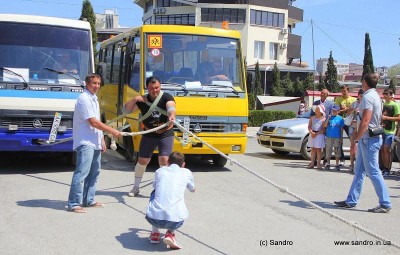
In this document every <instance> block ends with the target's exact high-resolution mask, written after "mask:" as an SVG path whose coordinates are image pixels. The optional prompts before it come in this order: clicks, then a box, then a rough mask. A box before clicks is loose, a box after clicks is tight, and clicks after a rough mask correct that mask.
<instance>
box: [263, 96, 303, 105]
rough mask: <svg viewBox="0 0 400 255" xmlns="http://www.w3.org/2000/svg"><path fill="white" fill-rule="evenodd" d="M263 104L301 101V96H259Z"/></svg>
mask: <svg viewBox="0 0 400 255" xmlns="http://www.w3.org/2000/svg"><path fill="white" fill-rule="evenodd" d="M257 99H258V101H260V103H261V104H262V105H276V104H282V103H290V102H295V101H300V97H280V96H257Z"/></svg>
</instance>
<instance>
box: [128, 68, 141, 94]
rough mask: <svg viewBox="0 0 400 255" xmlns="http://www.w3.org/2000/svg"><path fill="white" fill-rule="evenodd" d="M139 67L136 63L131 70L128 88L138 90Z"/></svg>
mask: <svg viewBox="0 0 400 255" xmlns="http://www.w3.org/2000/svg"><path fill="white" fill-rule="evenodd" d="M139 83H140V66H139V63H136V64H135V65H134V67H133V68H132V73H131V80H130V81H129V86H130V87H131V88H132V89H134V90H136V91H139V90H140V84H139Z"/></svg>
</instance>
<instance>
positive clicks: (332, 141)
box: [324, 105, 344, 171]
mask: <svg viewBox="0 0 400 255" xmlns="http://www.w3.org/2000/svg"><path fill="white" fill-rule="evenodd" d="M339 110H340V108H339V106H338V105H334V106H333V107H332V115H329V117H328V119H327V120H326V121H325V123H324V128H325V131H326V156H325V157H326V166H325V169H326V170H329V169H330V162H331V157H332V146H333V150H334V151H335V159H336V171H340V165H339V159H340V151H339V150H340V141H343V140H342V139H341V138H342V136H343V127H344V120H343V118H342V117H341V116H340V115H338V113H339Z"/></svg>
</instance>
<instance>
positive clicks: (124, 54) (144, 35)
mask: <svg viewBox="0 0 400 255" xmlns="http://www.w3.org/2000/svg"><path fill="white" fill-rule="evenodd" d="M213 68H220V72H221V74H220V73H217V75H212V72H213ZM97 73H99V74H100V75H101V76H102V78H103V83H104V84H102V87H101V89H100V91H99V93H98V96H99V102H100V108H101V109H100V111H101V117H102V121H103V122H105V123H106V122H108V121H110V120H112V119H114V118H116V117H118V116H120V115H121V114H122V107H123V105H124V104H125V103H126V102H127V101H128V100H130V99H132V98H133V97H135V96H136V95H144V94H145V93H146V86H145V80H146V78H148V77H150V76H156V77H157V78H159V79H160V80H161V89H162V91H164V92H167V93H169V94H171V95H172V96H173V97H174V99H175V101H176V105H177V107H176V108H177V120H178V121H179V122H180V123H181V124H182V125H184V126H185V127H186V128H189V130H190V131H191V132H193V133H194V134H196V136H198V137H199V138H201V139H202V140H203V141H204V142H207V143H209V144H210V145H212V146H213V147H215V148H217V149H218V150H219V151H221V152H222V153H225V154H226V155H228V154H238V153H244V151H245V149H246V142H247V138H246V128H247V122H248V99H247V90H246V84H245V73H244V60H243V56H242V51H241V42H240V34H239V32H238V31H233V30H227V29H216V28H206V27H193V26H175V25H143V26H141V27H138V28H133V29H131V30H129V31H127V32H125V33H122V34H119V35H117V36H115V37H112V38H110V39H108V40H106V41H104V42H102V44H101V46H100V52H99V64H98V66H97ZM222 73H223V74H222ZM214 74H215V73H214ZM140 117H141V114H140V111H137V112H134V113H131V114H129V115H127V116H126V117H124V118H122V119H120V120H118V121H117V122H115V123H112V124H111V125H113V127H115V128H121V127H124V126H125V127H126V126H127V125H129V127H128V128H125V129H124V131H126V132H137V131H141V130H142V129H141V125H140V123H138V121H137V119H139V118H140ZM174 130H175V137H176V139H175V144H174V148H173V150H174V151H179V152H181V153H184V154H186V155H192V154H195V155H201V156H202V157H203V158H207V159H211V160H212V162H213V164H214V165H216V166H224V165H225V164H226V162H227V160H226V159H225V157H222V156H221V155H219V154H218V153H216V152H215V151H214V150H212V149H210V148H209V147H207V146H205V145H204V144H203V143H202V142H199V141H198V140H194V139H192V138H191V137H190V138H189V139H188V137H187V134H185V133H183V132H181V131H180V130H179V129H178V128H177V127H175V128H174ZM140 139H141V136H132V137H130V136H129V137H123V138H121V139H119V140H117V141H116V142H117V144H118V146H119V147H120V148H122V149H123V150H124V151H125V152H126V153H125V155H126V158H127V159H128V160H131V161H133V162H136V160H137V152H138V148H139V143H140Z"/></svg>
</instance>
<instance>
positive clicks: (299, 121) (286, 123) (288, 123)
mask: <svg viewBox="0 0 400 255" xmlns="http://www.w3.org/2000/svg"><path fill="white" fill-rule="evenodd" d="M308 121H309V119H307V118H294V119H285V120H276V121H271V122H268V123H264V124H263V126H273V127H282V128H292V127H293V126H297V125H303V124H308Z"/></svg>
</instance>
